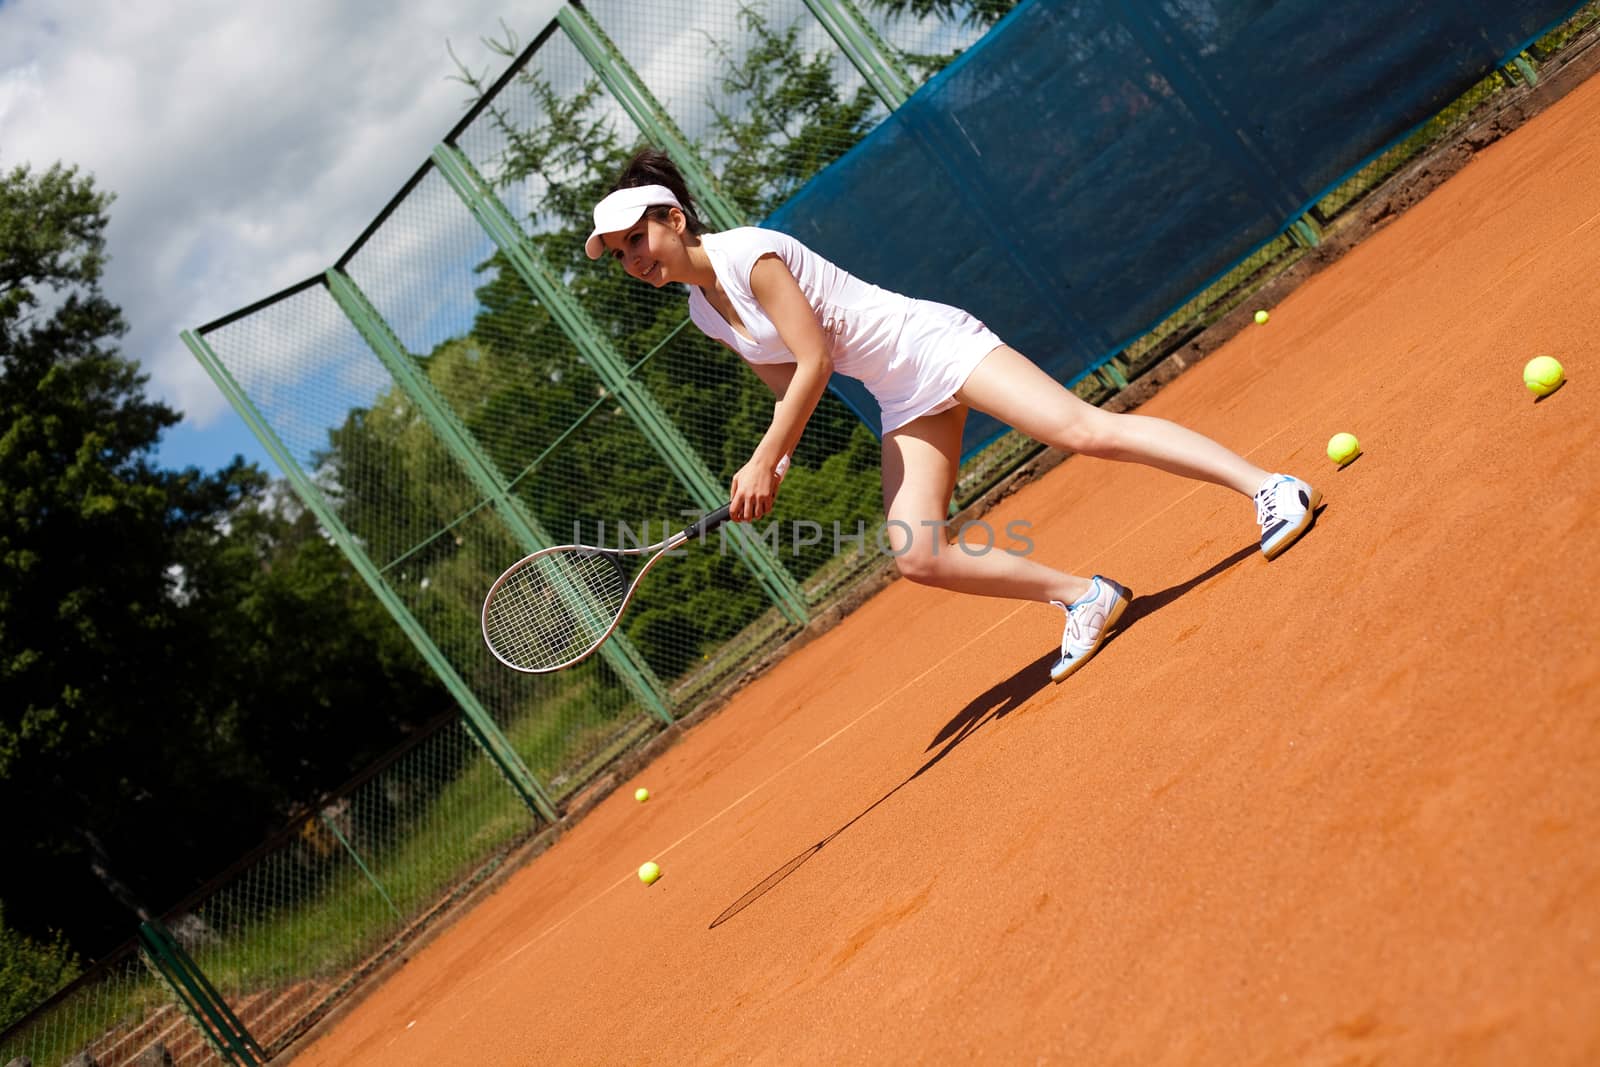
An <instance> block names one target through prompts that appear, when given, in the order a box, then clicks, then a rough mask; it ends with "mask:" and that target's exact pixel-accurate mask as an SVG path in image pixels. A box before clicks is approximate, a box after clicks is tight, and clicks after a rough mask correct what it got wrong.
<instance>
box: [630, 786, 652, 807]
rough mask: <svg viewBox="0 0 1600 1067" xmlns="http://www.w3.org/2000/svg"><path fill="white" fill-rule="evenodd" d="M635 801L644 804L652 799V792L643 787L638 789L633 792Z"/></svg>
mask: <svg viewBox="0 0 1600 1067" xmlns="http://www.w3.org/2000/svg"><path fill="white" fill-rule="evenodd" d="M633 799H635V800H637V801H638V802H639V803H641V804H643V803H644V802H645V801H647V800H649V799H650V790H648V789H646V788H645V787H644V786H642V785H641V786H640V787H639V788H638V789H635V790H634V791H633Z"/></svg>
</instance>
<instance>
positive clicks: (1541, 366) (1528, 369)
mask: <svg viewBox="0 0 1600 1067" xmlns="http://www.w3.org/2000/svg"><path fill="white" fill-rule="evenodd" d="M1566 375H1567V372H1566V371H1565V370H1563V369H1562V367H1561V364H1560V363H1559V362H1557V361H1556V360H1555V359H1553V358H1551V357H1550V356H1534V357H1533V358H1532V359H1530V360H1528V365H1527V366H1525V367H1523V368H1522V384H1523V385H1526V386H1527V387H1528V392H1530V393H1532V394H1533V395H1534V396H1549V395H1550V394H1551V393H1553V392H1555V391H1556V390H1557V389H1559V388H1561V383H1562V382H1563V381H1565V380H1566Z"/></svg>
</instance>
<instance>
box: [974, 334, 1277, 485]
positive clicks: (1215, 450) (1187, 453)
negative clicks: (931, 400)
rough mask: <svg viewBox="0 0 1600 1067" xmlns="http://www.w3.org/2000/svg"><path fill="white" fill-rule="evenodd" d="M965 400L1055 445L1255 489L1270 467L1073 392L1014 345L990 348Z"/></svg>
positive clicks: (1191, 433)
mask: <svg viewBox="0 0 1600 1067" xmlns="http://www.w3.org/2000/svg"><path fill="white" fill-rule="evenodd" d="M956 396H957V399H959V400H960V401H961V402H962V403H965V404H969V405H971V406H972V407H974V408H976V409H978V410H979V411H982V412H985V413H986V414H989V415H993V416H994V417H995V418H997V419H999V420H1000V421H1001V422H1004V423H1006V424H1007V425H1009V426H1012V427H1015V428H1016V429H1018V430H1020V431H1022V432H1023V433H1025V434H1027V435H1028V436H1029V437H1032V438H1033V439H1034V440H1036V441H1041V442H1043V443H1044V444H1047V445H1054V446H1055V447H1056V448H1061V449H1065V450H1067V451H1069V452H1076V453H1079V454H1080V455H1085V456H1097V457H1099V458H1101V459H1115V460H1123V461H1126V462H1132V463H1143V464H1145V465H1147V466H1151V467H1155V468H1157V469H1159V470H1164V471H1168V472H1170V473H1172V474H1178V475H1182V476H1183V477H1185V478H1195V479H1198V480H1200V481H1205V482H1211V483H1213V484H1215V485H1221V486H1226V487H1227V488H1229V489H1232V490H1234V491H1235V492H1238V493H1242V494H1244V495H1245V496H1252V495H1254V494H1255V492H1256V490H1257V489H1259V488H1260V487H1261V483H1262V482H1263V481H1265V480H1266V478H1267V476H1268V472H1266V471H1264V470H1262V469H1261V468H1260V467H1257V466H1256V465H1255V464H1253V463H1251V462H1249V461H1248V460H1246V459H1245V458H1244V457H1242V456H1240V455H1237V454H1236V453H1234V452H1231V451H1229V450H1228V449H1227V448H1224V447H1223V446H1222V445H1220V444H1218V443H1217V442H1215V441H1213V440H1211V438H1209V437H1206V436H1204V435H1202V434H1198V433H1196V432H1194V431H1193V430H1189V429H1186V428H1184V427H1182V426H1179V425H1178V424H1177V423H1175V422H1168V421H1167V420H1166V419H1156V418H1150V417H1149V416H1145V415H1119V414H1115V413H1113V412H1110V411H1104V410H1102V409H1100V408H1097V407H1095V406H1094V405H1093V404H1089V403H1086V402H1085V401H1083V400H1081V399H1079V398H1078V396H1077V395H1076V394H1074V393H1073V392H1072V390H1070V389H1068V388H1066V387H1065V386H1063V385H1062V384H1061V383H1060V382H1058V381H1056V380H1055V379H1054V378H1052V377H1051V376H1050V375H1048V374H1046V373H1045V372H1044V371H1043V370H1041V369H1040V368H1039V367H1038V366H1037V365H1035V364H1034V363H1033V362H1032V361H1030V360H1029V359H1027V358H1026V357H1024V356H1023V355H1022V354H1020V353H1019V352H1017V351H1016V350H1015V349H1013V348H1010V347H1009V346H1005V345H1002V346H1001V347H999V348H997V349H995V350H994V351H993V352H990V353H989V354H988V355H987V356H986V357H984V360H983V362H982V363H980V364H978V367H977V369H976V370H974V371H973V372H972V374H971V375H970V376H969V377H968V378H967V381H966V384H965V385H963V386H962V387H961V391H960V392H959V393H957V394H956Z"/></svg>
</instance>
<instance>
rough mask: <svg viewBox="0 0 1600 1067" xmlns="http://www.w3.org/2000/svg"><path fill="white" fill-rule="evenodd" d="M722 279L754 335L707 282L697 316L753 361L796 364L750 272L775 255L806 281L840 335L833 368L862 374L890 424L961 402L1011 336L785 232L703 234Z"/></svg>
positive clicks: (695, 293)
mask: <svg viewBox="0 0 1600 1067" xmlns="http://www.w3.org/2000/svg"><path fill="white" fill-rule="evenodd" d="M700 242H701V244H702V245H703V246H704V248H705V250H706V253H707V254H708V255H709V256H710V257H711V266H712V268H713V269H714V270H715V271H716V274H717V281H719V282H721V283H722V289H723V291H724V292H725V293H727V294H728V299H729V300H730V301H731V302H732V304H733V307H734V310H735V311H737V312H738V313H739V318H740V320H742V322H743V324H744V328H745V330H746V331H747V332H748V333H749V336H748V337H747V336H745V335H744V334H742V333H740V332H739V331H738V330H735V329H734V328H733V326H732V325H731V324H730V323H729V322H728V320H727V319H724V318H723V317H722V315H721V313H720V312H718V311H717V309H716V308H714V307H712V306H711V304H710V302H709V301H707V300H706V298H705V296H704V294H702V293H701V292H700V290H699V288H698V287H696V286H690V288H689V317H690V318H691V319H692V320H694V324H695V325H696V326H698V327H699V328H700V330H701V332H703V333H705V334H706V335H707V336H708V337H711V338H713V339H714V340H718V341H722V342H723V343H725V344H727V345H728V346H729V347H731V348H732V349H733V350H734V351H735V352H737V353H738V354H739V355H740V356H741V357H742V358H743V359H744V360H745V361H746V362H748V363H793V362H795V357H794V354H793V353H791V352H790V351H789V350H788V348H786V347H785V346H784V343H783V339H782V338H781V337H779V336H778V328H777V327H776V326H774V325H773V323H772V320H771V319H769V318H767V315H766V312H764V311H762V310H761V305H760V303H758V302H757V300H756V298H755V294H754V293H753V292H752V291H751V289H750V271H751V270H752V268H754V267H755V265H756V260H758V259H760V258H761V257H762V256H764V255H766V254H767V253H769V252H770V253H773V254H775V255H777V257H778V258H779V259H781V260H782V261H783V263H784V265H785V266H787V267H788V268H789V273H791V274H793V275H794V277H795V281H797V282H799V283H800V291H801V292H803V293H804V294H805V296H806V301H807V302H808V303H809V304H810V305H811V308H812V310H814V311H815V312H816V313H817V321H818V322H820V323H822V328H823V330H824V331H826V332H827V334H828V336H829V339H830V340H831V341H832V343H833V351H832V356H833V368H834V370H836V371H838V372H839V373H841V374H846V375H849V376H850V377H852V378H856V379H858V380H860V381H861V383H862V384H863V385H865V386H866V387H867V390H868V391H869V392H870V393H872V395H873V396H874V397H875V398H876V399H877V401H878V407H879V408H880V409H881V410H882V412H883V432H884V433H889V432H890V431H891V430H897V429H899V428H900V427H902V426H904V425H905V424H906V423H908V422H910V421H911V420H912V419H915V418H918V417H919V416H922V415H928V414H932V413H933V412H936V411H944V410H945V409H946V408H950V407H954V406H955V404H956V399H955V393H956V390H958V389H960V388H961V386H962V385H963V383H965V382H966V380H967V376H968V375H969V374H971V373H972V371H973V368H975V367H977V365H978V363H979V362H980V361H982V359H983V357H984V356H986V355H988V354H989V353H990V352H992V351H994V350H995V349H996V348H998V347H1000V345H1002V344H1004V342H1003V341H1001V340H1000V338H999V337H997V336H995V334H994V333H993V331H991V330H990V329H989V328H988V327H986V326H984V324H983V323H981V322H979V321H978V320H977V319H975V318H973V317H972V316H971V315H969V314H967V313H966V312H965V311H962V310H961V309H960V308H954V307H951V306H949V305H948V304H939V303H935V302H934V301H931V300H916V299H913V298H911V297H908V296H902V295H901V294H899V293H894V292H890V291H889V290H887V289H880V288H878V287H877V286H876V285H872V284H870V283H868V282H864V281H862V280H861V279H859V278H857V277H855V276H854V275H852V274H850V273H849V272H847V271H845V270H843V269H841V268H840V267H838V266H836V265H835V264H833V263H831V262H829V261H828V260H826V259H824V258H822V257H821V256H819V255H818V254H817V253H815V252H813V251H812V250H811V249H809V248H807V247H806V246H805V245H803V244H801V243H800V242H799V241H797V240H795V239H794V238H793V237H790V236H789V235H788V234H786V233H780V232H778V231H777V230H763V229H761V228H759V227H755V226H741V227H739V228H737V229H733V230H724V231H723V232H722V233H708V234H702V235H701V237H700Z"/></svg>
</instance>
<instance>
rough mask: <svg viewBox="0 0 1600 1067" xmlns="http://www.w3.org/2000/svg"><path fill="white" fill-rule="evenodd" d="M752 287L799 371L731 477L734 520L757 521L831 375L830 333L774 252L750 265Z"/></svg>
mask: <svg viewBox="0 0 1600 1067" xmlns="http://www.w3.org/2000/svg"><path fill="white" fill-rule="evenodd" d="M750 289H751V291H752V292H753V293H754V295H755V298H756V302H757V303H759V304H760V305H761V310H762V311H764V312H766V315H767V318H769V319H771V320H772V324H773V325H774V326H776V327H777V329H778V336H779V337H780V338H782V340H783V343H784V347H786V348H787V349H788V350H789V352H790V354H791V355H793V356H794V358H795V372H794V377H793V378H792V379H791V380H790V382H789V388H788V389H787V390H786V391H785V392H784V394H783V398H782V399H781V400H779V401H778V403H777V404H776V405H774V407H773V411H772V424H771V425H770V426H768V427H767V432H766V433H765V434H764V435H762V438H761V443H760V444H758V445H756V450H755V452H754V454H752V455H751V457H750V462H748V463H746V464H745V465H744V466H743V467H741V468H740V469H739V471H738V473H736V474H735V475H734V476H733V492H732V502H733V508H732V515H733V518H734V520H735V521H736V522H753V521H755V520H756V519H759V518H761V517H762V516H763V515H765V514H767V512H769V511H771V510H772V501H773V498H774V497H775V496H776V495H777V492H778V482H779V481H780V480H781V479H779V478H778V477H777V476H776V475H775V474H774V473H773V472H774V471H775V470H776V469H777V465H778V461H779V460H781V459H782V458H783V457H784V456H788V455H792V454H793V453H794V449H795V446H796V445H797V444H799V443H800V435H801V434H802V433H803V432H805V428H806V423H807V422H808V421H809V420H810V418H811V413H812V412H813V411H815V410H816V407H817V403H818V402H819V401H820V400H821V399H822V392H823V390H825V389H826V388H827V387H828V378H829V377H830V376H831V375H832V374H833V354H832V349H831V346H830V343H829V340H828V335H827V333H826V332H825V331H824V330H823V329H822V323H821V322H819V321H817V313H816V312H815V311H813V310H812V308H811V304H810V302H809V301H808V300H806V295H805V293H804V292H802V291H801V289H800V283H799V282H797V281H795V280H794V275H793V274H790V273H789V268H788V266H787V265H786V264H785V263H784V262H783V260H781V259H779V258H778V257H777V256H776V255H773V254H771V253H768V254H767V255H764V256H762V257H761V258H760V259H758V260H757V261H756V265H755V266H754V267H752V268H751V270H750Z"/></svg>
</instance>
